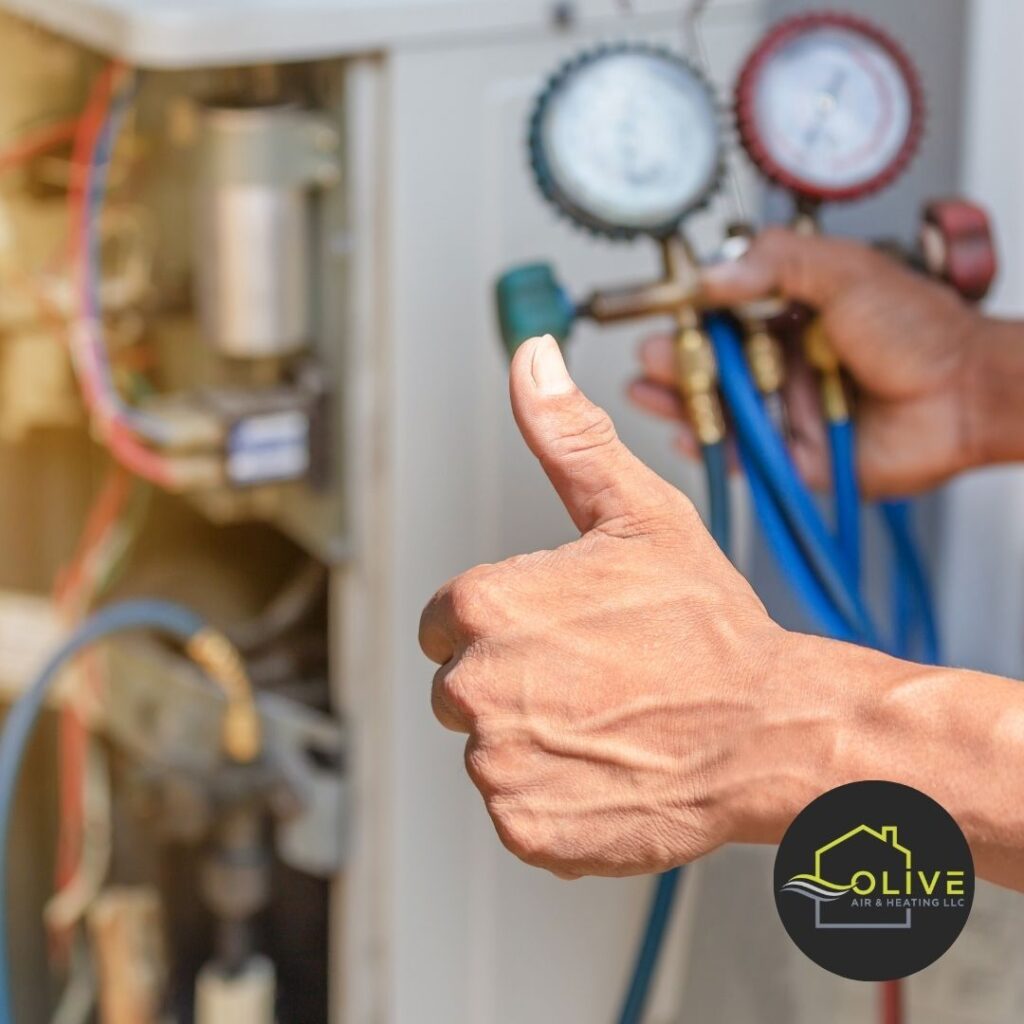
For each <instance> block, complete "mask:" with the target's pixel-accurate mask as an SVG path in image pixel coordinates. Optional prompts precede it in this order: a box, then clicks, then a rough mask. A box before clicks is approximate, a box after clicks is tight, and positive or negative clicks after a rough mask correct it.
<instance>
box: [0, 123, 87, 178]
mask: <svg viewBox="0 0 1024 1024" xmlns="http://www.w3.org/2000/svg"><path fill="white" fill-rule="evenodd" d="M77 130H78V119H77V118H70V119H67V120H63V121H55V122H53V123H52V124H47V125H44V126H43V127H41V128H36V129H34V130H33V131H29V132H26V133H25V134H24V135H22V136H21V137H20V138H19V139H17V140H16V141H14V142H13V143H11V144H10V145H9V146H7V147H6V148H4V149H0V174H6V173H7V172H8V171H12V170H14V169H15V168H17V167H21V166H22V165H24V164H26V163H28V162H29V161H30V160H33V159H35V158H36V157H37V156H41V155H42V154H44V153H48V152H49V151H50V150H52V149H56V148H57V147H58V146H61V145H63V144H64V143H66V142H71V141H72V140H73V139H74V137H75V132H76V131H77Z"/></svg>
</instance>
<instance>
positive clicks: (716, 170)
mask: <svg viewBox="0 0 1024 1024" xmlns="http://www.w3.org/2000/svg"><path fill="white" fill-rule="evenodd" d="M622 54H639V55H642V56H648V57H655V58H657V59H659V60H664V61H668V62H670V63H671V64H674V65H676V66H677V67H680V68H682V69H683V70H684V71H685V72H686V73H687V74H688V75H689V76H690V77H691V78H692V79H693V80H694V82H695V83H696V84H697V85H698V86H699V87H700V88H701V89H702V90H703V91H704V92H705V93H706V94H707V100H708V109H709V110H710V111H711V113H712V114H713V115H714V122H715V128H716V132H715V160H714V164H713V167H712V169H711V172H710V173H709V174H708V177H707V180H706V181H705V182H704V183H703V184H702V186H701V188H700V190H699V191H698V192H697V193H696V194H695V196H694V198H693V199H692V200H691V201H690V202H689V203H688V204H687V205H686V206H685V207H683V208H681V209H680V210H679V211H678V212H677V213H675V214H674V215H673V216H672V217H671V218H669V219H668V220H666V221H665V222H664V223H662V224H657V225H654V226H653V227H635V226H626V225H622V224H614V223H611V222H610V221H606V220H604V219H602V218H601V217H599V216H596V215H595V214H592V213H590V212H589V211H587V210H584V209H583V208H582V207H580V206H578V205H577V204H576V203H575V201H574V200H573V199H572V198H571V197H570V196H569V195H567V194H566V192H565V191H564V189H562V188H561V187H560V186H559V184H558V182H557V181H556V180H555V177H554V174H553V173H552V171H551V169H550V167H549V165H548V161H547V158H546V156H545V152H544V148H545V147H544V142H543V129H544V124H545V118H546V116H547V114H548V111H549V109H550V105H551V102H552V100H553V99H555V97H557V96H558V94H559V92H560V91H561V90H562V89H563V88H564V87H565V85H566V83H568V82H569V81H571V79H572V78H573V76H574V75H576V74H577V73H578V72H579V71H581V70H582V69H584V68H586V67H589V66H590V65H592V64H595V63H597V62H598V61H600V60H604V59H606V58H608V57H616V56H620V55H622ZM723 127H724V125H723V117H722V105H721V103H720V102H719V98H718V96H717V94H716V93H715V90H714V88H713V86H712V85H711V83H710V82H709V81H708V79H707V77H706V76H705V75H703V74H702V73H701V72H700V70H699V69H698V68H696V67H694V65H693V64H692V63H691V62H690V61H688V60H687V59H686V58H685V57H683V56H681V55H679V54H677V53H674V52H673V51H672V50H670V49H668V48H667V47H664V46H657V45H655V44H652V43H643V42H622V43H612V44H606V45H602V46H598V47H595V48H593V49H590V50H584V51H583V52H582V53H579V54H577V55H576V56H575V57H573V58H572V59H571V60H569V61H567V62H566V63H565V64H563V65H562V67H561V68H559V69H558V71H556V72H555V73H554V74H553V75H552V76H551V77H550V78H549V79H548V82H547V84H546V86H545V87H544V90H543V91H542V92H541V94H540V96H539V97H538V98H537V101H536V103H535V104H534V109H533V113H532V115H531V117H530V131H529V151H530V166H531V167H532V169H533V175H534V178H535V180H536V182H537V186H538V188H539V189H540V191H541V193H542V194H543V195H544V197H545V199H547V200H548V202H550V203H551V204H552V205H553V206H554V207H555V208H556V209H557V210H558V211H559V212H560V213H562V214H564V215H565V216H566V217H568V218H569V219H570V220H571V221H572V222H573V223H574V224H576V225H578V226H579V227H582V228H585V229H586V230H588V231H590V232H592V233H594V234H598V235H603V236H604V237H606V238H610V239H613V240H615V241H630V240H632V239H634V238H638V237H652V238H658V239H661V238H667V237H669V236H671V235H673V234H675V233H676V232H677V231H678V230H679V225H680V224H681V223H682V222H683V221H684V220H686V218H687V217H689V216H691V215H692V214H693V213H696V212H697V211H698V210H700V209H702V208H703V207H705V206H706V205H707V203H708V202H709V201H710V200H711V198H712V197H713V196H714V195H715V193H716V192H717V191H718V189H719V187H720V186H721V182H722V175H723V172H724V167H725V140H724V132H723Z"/></svg>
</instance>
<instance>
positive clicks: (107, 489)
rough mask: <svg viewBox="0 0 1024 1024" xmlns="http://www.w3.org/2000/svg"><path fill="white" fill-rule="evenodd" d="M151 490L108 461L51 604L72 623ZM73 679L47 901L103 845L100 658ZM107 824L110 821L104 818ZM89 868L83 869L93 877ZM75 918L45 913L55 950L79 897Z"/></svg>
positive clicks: (60, 893)
mask: <svg viewBox="0 0 1024 1024" xmlns="http://www.w3.org/2000/svg"><path fill="white" fill-rule="evenodd" d="M148 497H149V489H148V487H146V486H145V485H142V484H139V483H138V482H137V481H135V480H134V479H133V478H132V477H131V476H130V475H129V474H128V473H127V472H125V471H124V470H123V469H122V468H120V467H119V466H116V465H115V466H112V467H111V469H110V470H109V472H108V474H107V478H106V481H105V482H104V484H103V486H102V487H101V488H100V491H99V493H98V495H97V497H96V499H95V501H94V502H93V505H92V508H91V510H90V512H89V514H88V516H87V518H86V524H85V527H84V529H83V530H82V535H81V538H80V540H79V542H78V546H77V548H76V550H75V553H74V556H73V558H72V560H71V562H70V563H69V565H68V568H67V569H66V570H64V571H63V572H62V573H61V574H60V576H59V578H58V581H57V585H56V587H55V588H54V601H55V602H56V604H57V608H58V611H59V613H60V616H61V618H62V619H63V620H64V621H65V622H67V623H68V626H69V627H73V626H75V625H77V624H78V622H80V621H81V619H82V618H83V617H84V616H85V615H86V614H87V612H88V611H89V610H90V609H91V608H92V606H93V605H94V604H95V602H96V601H97V600H99V599H100V598H101V597H102V596H103V594H104V593H105V592H106V590H107V589H108V588H109V586H110V585H111V584H112V582H113V581H114V580H115V579H116V575H117V572H118V570H119V568H120V566H121V565H123V564H124V559H125V556H126V554H127V552H128V551H129V550H130V548H131V545H132V543H133V541H134V539H135V538H136V537H137V535H138V533H139V529H140V527H141V523H142V516H143V515H144V513H145V509H146V505H147V503H148ZM81 662H82V675H81V679H80V681H79V684H78V685H76V686H75V687H74V688H73V690H72V691H71V701H70V704H69V706H67V707H63V708H62V709H61V714H60V731H59V746H60V818H59V828H58V836H57V869H56V895H55V896H54V898H53V900H52V901H51V904H56V903H58V902H61V901H63V905H65V906H67V905H68V903H69V900H68V899H66V898H65V897H66V893H67V890H69V889H70V888H72V887H75V886H76V885H77V886H78V888H79V889H80V888H81V886H80V884H79V881H80V879H81V878H82V877H83V875H85V874H86V871H85V868H84V865H85V863H86V862H87V861H88V862H90V863H92V862H94V861H95V859H96V857H95V852H96V850H97V849H99V848H101V847H102V843H103V836H102V834H101V833H102V819H101V817H100V816H98V815H96V814H93V815H90V814H89V797H90V794H92V793H93V791H94V790H95V787H96V786H97V785H101V784H102V779H100V778H99V776H98V774H97V772H96V770H95V769H93V770H92V771H91V772H90V770H89V764H90V758H92V759H93V760H95V757H94V755H91V754H90V750H91V746H90V743H89V734H88V726H87V722H88V720H89V716H90V711H89V708H88V707H87V704H88V702H93V701H95V700H96V699H97V698H98V696H99V692H100V689H101V685H102V677H101V675H100V666H99V663H98V660H97V659H96V658H94V657H93V656H92V652H87V653H86V654H84V655H83V657H82V659H81ZM107 824H108V827H109V820H108V822H107ZM94 875H95V872H91V873H89V877H93V876H94ZM75 905H77V906H79V907H80V910H79V913H78V914H77V915H71V914H67V913H52V914H50V913H48V914H47V923H48V925H49V929H50V934H51V944H52V947H53V949H54V952H55V953H58V954H63V953H64V952H66V949H67V946H68V942H69V939H70V931H69V929H70V928H71V927H72V926H73V925H74V924H75V923H76V921H77V920H78V917H80V916H81V913H82V912H84V909H85V905H84V904H83V903H82V902H81V901H80V900H79V901H78V903H77V904H75Z"/></svg>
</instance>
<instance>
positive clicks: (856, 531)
mask: <svg viewBox="0 0 1024 1024" xmlns="http://www.w3.org/2000/svg"><path fill="white" fill-rule="evenodd" d="M828 442H829V452H830V454H831V458H832V490H833V492H834V494H835V507H836V539H837V540H838V541H839V547H840V549H841V551H842V553H843V556H844V559H845V561H846V564H847V566H848V568H849V572H850V580H851V582H852V583H853V584H854V585H855V586H859V584H860V489H859V488H858V486H857V466H856V443H855V440H854V429H853V422H852V421H851V420H848V419H847V420H842V421H840V422H836V423H830V424H829V425H828Z"/></svg>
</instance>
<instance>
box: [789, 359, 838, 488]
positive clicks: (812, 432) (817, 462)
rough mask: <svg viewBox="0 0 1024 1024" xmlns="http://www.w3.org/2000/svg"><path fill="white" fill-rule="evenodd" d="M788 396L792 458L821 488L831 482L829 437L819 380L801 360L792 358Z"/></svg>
mask: <svg viewBox="0 0 1024 1024" xmlns="http://www.w3.org/2000/svg"><path fill="white" fill-rule="evenodd" d="M785 398H786V412H787V423H788V426H789V433H790V450H791V451H792V454H793V461H794V462H795V463H796V467H797V470H798V471H799V472H800V475H801V476H802V477H803V479H804V480H805V481H806V482H807V484H808V485H809V486H811V487H812V488H814V489H816V490H820V489H822V488H824V487H826V486H827V485H828V464H829V458H828V437H827V434H826V430H825V425H824V421H823V419H822V415H821V395H820V390H819V387H818V382H817V380H816V378H815V376H814V372H813V371H812V370H811V369H810V367H808V366H807V364H806V363H804V362H803V361H802V360H799V359H795V358H794V359H792V360H790V363H789V367H788V370H787V374H786V389H785Z"/></svg>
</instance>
